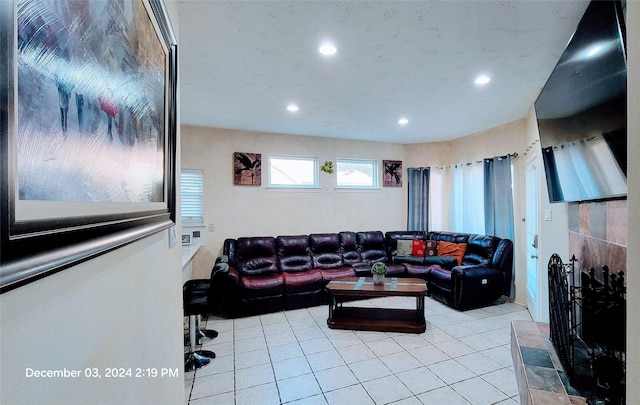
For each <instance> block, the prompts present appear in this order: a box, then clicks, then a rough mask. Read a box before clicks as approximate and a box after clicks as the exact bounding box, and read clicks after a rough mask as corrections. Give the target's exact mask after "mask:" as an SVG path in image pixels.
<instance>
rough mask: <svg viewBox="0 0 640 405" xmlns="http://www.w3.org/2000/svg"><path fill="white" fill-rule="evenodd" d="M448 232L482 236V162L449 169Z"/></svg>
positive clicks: (458, 165) (483, 229)
mask: <svg viewBox="0 0 640 405" xmlns="http://www.w3.org/2000/svg"><path fill="white" fill-rule="evenodd" d="M450 190H451V194H450V195H451V197H450V200H449V230H450V231H452V232H465V233H479V234H484V232H485V226H484V170H483V166H482V162H475V163H463V164H457V165H454V166H452V167H451V178H450Z"/></svg>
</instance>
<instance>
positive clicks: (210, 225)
mask: <svg viewBox="0 0 640 405" xmlns="http://www.w3.org/2000/svg"><path fill="white" fill-rule="evenodd" d="M209 232H213V224H209Z"/></svg>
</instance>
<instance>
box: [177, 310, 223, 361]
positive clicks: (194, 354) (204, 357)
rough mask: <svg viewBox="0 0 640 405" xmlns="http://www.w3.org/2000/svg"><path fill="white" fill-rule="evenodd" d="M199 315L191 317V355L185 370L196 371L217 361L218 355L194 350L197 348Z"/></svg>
mask: <svg viewBox="0 0 640 405" xmlns="http://www.w3.org/2000/svg"><path fill="white" fill-rule="evenodd" d="M196 329H197V315H190V316H189V353H188V354H187V357H186V359H185V363H184V370H185V371H194V370H197V369H199V368H201V367H204V366H206V365H207V364H209V363H210V362H211V359H215V357H216V354H215V353H214V352H212V351H210V350H194V348H195V347H196Z"/></svg>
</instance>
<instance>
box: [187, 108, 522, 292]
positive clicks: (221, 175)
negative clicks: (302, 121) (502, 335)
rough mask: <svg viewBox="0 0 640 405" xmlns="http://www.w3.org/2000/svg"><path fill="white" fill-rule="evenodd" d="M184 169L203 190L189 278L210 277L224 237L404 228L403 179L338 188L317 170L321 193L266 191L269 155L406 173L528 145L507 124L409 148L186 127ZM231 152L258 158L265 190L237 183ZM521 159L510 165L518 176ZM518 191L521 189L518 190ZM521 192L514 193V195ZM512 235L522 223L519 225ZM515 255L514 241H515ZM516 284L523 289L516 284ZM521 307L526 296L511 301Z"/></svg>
mask: <svg viewBox="0 0 640 405" xmlns="http://www.w3.org/2000/svg"><path fill="white" fill-rule="evenodd" d="M182 139H183V142H182V162H183V163H182V167H183V168H185V169H202V170H203V175H204V183H205V184H204V189H205V196H204V201H205V213H204V215H205V218H204V221H205V224H213V225H214V227H213V228H214V231H213V232H207V234H206V243H205V248H204V249H202V250H201V251H200V252H199V253H198V254H197V255H196V258H195V259H194V266H193V269H194V277H208V276H209V273H210V270H211V266H212V263H213V261H214V260H215V257H216V256H217V255H218V254H220V252H221V249H222V243H223V241H224V239H225V238H235V237H239V236H252V235H253V236H255V235H272V236H277V235H293V234H298V233H300V234H307V233H313V232H337V231H341V230H382V231H389V230H403V229H406V215H407V211H406V206H407V191H406V179H404V181H403V187H402V188H390V187H383V188H381V189H380V190H379V191H372V192H345V191H336V189H335V175H329V174H326V173H322V172H321V173H320V187H321V189H320V190H317V191H282V190H270V189H268V188H266V186H265V184H266V181H267V173H266V159H267V157H268V155H269V154H290V155H302V156H317V157H318V160H319V162H321V163H322V162H324V161H325V160H332V161H334V162H335V159H336V158H349V157H351V158H366V159H377V160H378V161H379V163H381V161H382V159H392V160H402V161H403V176H405V177H406V169H407V168H408V167H420V166H442V165H448V164H451V163H457V162H466V161H475V160H481V159H482V158H485V157H492V156H499V155H504V154H508V153H513V152H517V153H518V154H519V155H520V156H523V154H524V152H525V150H526V145H527V120H525V119H522V120H518V121H514V122H511V123H507V124H504V125H501V126H498V127H496V128H492V129H490V130H486V131H483V132H480V133H477V134H472V135H469V136H466V137H464V138H460V139H457V140H454V141H449V142H435V143H422V144H412V145H399V144H385V143H376V142H358V141H348V140H339V139H330V138H319V137H305V136H292V135H282V134H268V133H252V132H242V131H233V130H226V129H219V128H201V127H192V126H183V128H182ZM233 152H251V153H262V159H263V163H264V169H263V173H262V186H260V187H252V186H234V185H233V181H232V179H233V175H232V164H233ZM522 161H523V159H522V158H521V157H519V158H517V159H515V160H514V165H515V167H516V169H515V173H516V177H522V176H520V174H519V173H520V171H521V167H522V164H521V162H522ZM516 188H517V190H519V191H521V185H520V183H518V184H517V185H516ZM517 193H518V191H517ZM514 205H515V207H514V211H515V217H516V218H520V217H521V212H522V210H523V208H522V199H521V198H520V197H519V195H518V194H516V198H515V201H514ZM515 225H516V230H515V231H516V235H518V233H519V232H520V228H521V223H520V222H518V221H516V224H515ZM515 243H516V247H515V249H516V251H518V250H519V248H520V247H519V245H518V243H519V242H518V239H517V238H516V240H515ZM521 256H522V255H519V256H516V269H517V270H516V289H517V291H524V287H521V285H522V283H524V280H525V275H524V274H523V273H524V272H523V271H521V270H520V269H524V267H523V264H522V263H521ZM519 285H520V287H519ZM516 300H517V301H518V302H522V303H524V299H521V298H520V297H519V296H516Z"/></svg>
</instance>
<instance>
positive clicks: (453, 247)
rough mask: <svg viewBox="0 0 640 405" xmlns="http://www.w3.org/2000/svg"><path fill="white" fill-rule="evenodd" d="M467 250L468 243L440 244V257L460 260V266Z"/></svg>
mask: <svg viewBox="0 0 640 405" xmlns="http://www.w3.org/2000/svg"><path fill="white" fill-rule="evenodd" d="M466 250H467V244H466V243H452V242H443V241H440V242H438V256H452V257H455V258H456V259H458V265H461V264H462V258H463V257H464V252H465V251H466Z"/></svg>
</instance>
